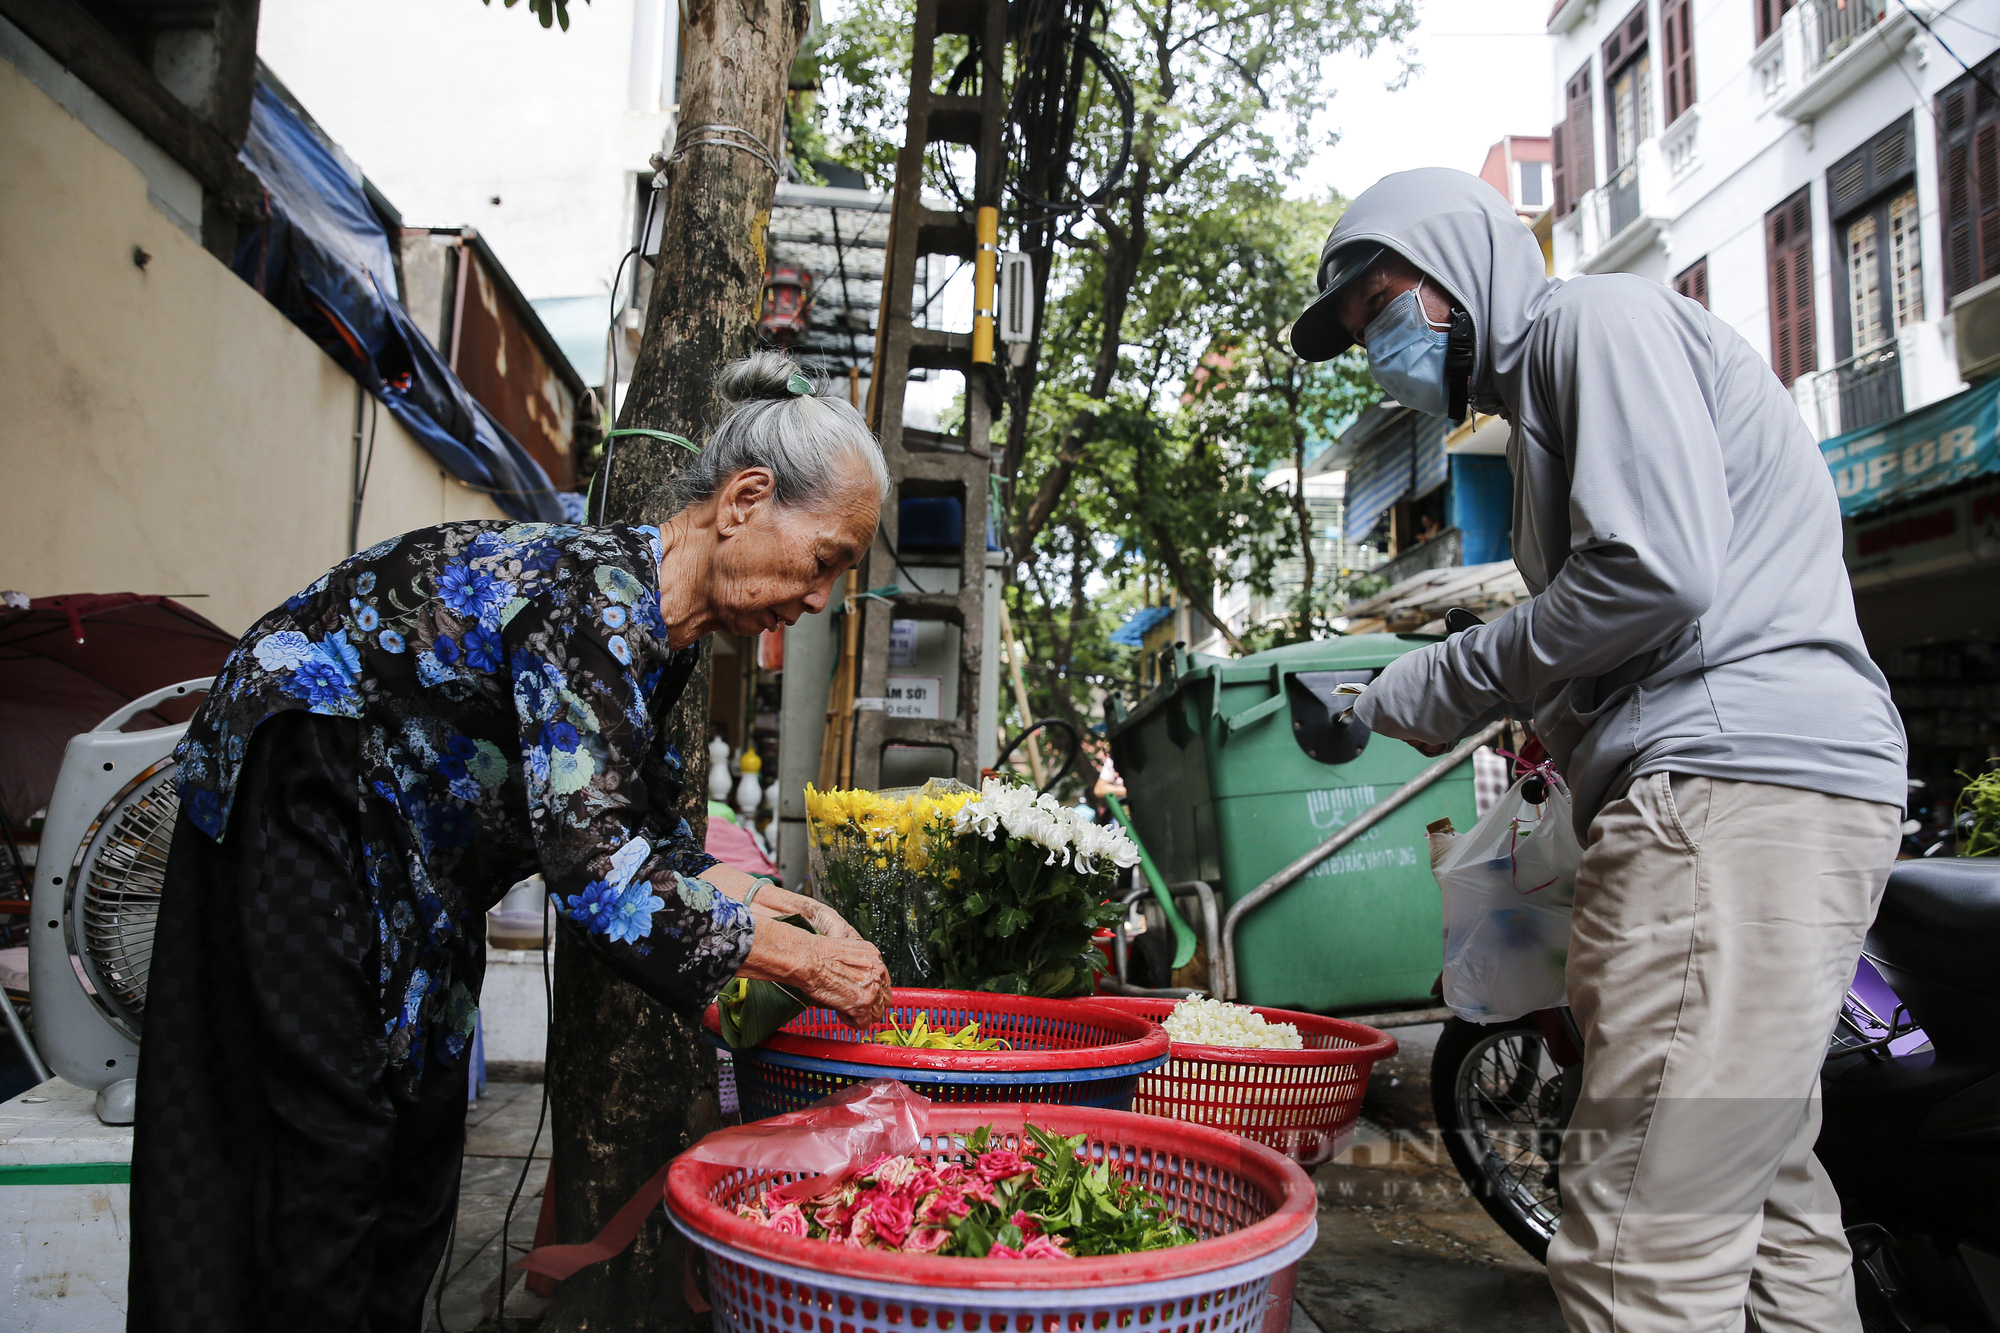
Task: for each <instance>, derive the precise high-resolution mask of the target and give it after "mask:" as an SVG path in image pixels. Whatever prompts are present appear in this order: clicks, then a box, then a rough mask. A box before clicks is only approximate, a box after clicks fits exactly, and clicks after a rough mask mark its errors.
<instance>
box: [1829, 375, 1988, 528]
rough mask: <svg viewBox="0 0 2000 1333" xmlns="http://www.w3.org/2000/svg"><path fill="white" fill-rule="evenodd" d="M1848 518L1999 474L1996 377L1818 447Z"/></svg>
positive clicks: (1844, 513)
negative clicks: (1991, 473)
mask: <svg viewBox="0 0 2000 1333" xmlns="http://www.w3.org/2000/svg"><path fill="white" fill-rule="evenodd" d="M1820 452H1821V453H1822V454H1823V455H1825V457H1826V465H1827V467H1829V468H1831V469H1832V470H1833V482H1834V487H1835V489H1837V490H1838V491H1839V492H1840V512H1841V513H1842V514H1843V515H1846V516H1849V517H1852V516H1853V515H1855V514H1862V513H1866V512H1868V511H1869V510H1873V509H1880V508H1882V507H1883V506H1885V505H1892V504H1898V503H1900V502H1902V501H1905V500H1914V499H1916V498H1918V497H1919V496H1922V495H1925V494H1928V493H1929V492H1931V491H1935V490H1938V489H1940V488H1941V487H1945V486H1952V485H1956V484H1957V483H1959V482H1961V481H1965V480H1966V479H1967V478H1970V477H1976V476H1979V475H1981V474H1982V473H1987V472H2000V380H1989V381H1988V382H1987V383H1985V384H1982V385H1980V386H1979V387H1977V388H1974V389H1967V390H1966V391H1965V392H1964V393H1961V394H1957V395H1954V396H1953V397H1950V398H1946V399H1944V400H1943V401H1941V402H1936V403H1932V404H1931V405H1930V406H1929V407H1925V408H1919V409H1918V410H1917V411H1915V412H1907V413H1905V414H1904V415H1902V416H1900V417H1896V418H1894V419H1893V420H1890V421H1885V422H1883V423H1882V424H1881V425H1879V426H1873V427H1870V428H1869V429H1867V430H1857V431H1849V432H1848V433H1847V434H1845V435H1836V436H1834V437H1833V438H1832V439H1830V440H1827V441H1826V442H1825V443H1823V444H1821V445H1820Z"/></svg>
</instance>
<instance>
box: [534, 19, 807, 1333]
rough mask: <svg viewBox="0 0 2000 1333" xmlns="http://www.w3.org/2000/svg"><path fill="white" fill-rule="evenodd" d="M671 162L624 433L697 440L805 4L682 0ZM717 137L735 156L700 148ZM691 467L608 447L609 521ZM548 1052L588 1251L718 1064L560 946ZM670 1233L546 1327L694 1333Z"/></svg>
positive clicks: (671, 452)
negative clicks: (679, 90)
mask: <svg viewBox="0 0 2000 1333" xmlns="http://www.w3.org/2000/svg"><path fill="white" fill-rule="evenodd" d="M684 12H685V13H686V15H687V24H688V30H687V47H686V49H687V61H688V66H687V76H686V82H685V84H684V88H685V92H684V94H683V96H682V100H681V115H680V126H681V130H680V139H681V148H680V149H679V152H680V154H681V155H680V157H679V160H678V161H676V162H675V163H673V164H672V166H671V167H670V168H669V179H668V184H667V189H666V191H665V194H664V197H663V199H662V201H661V208H662V227H661V237H662V241H661V246H660V257H659V268H658V272H657V273H656V275H655V277H654V282H653V291H652V299H651V302H650V305H649V307H648V310H647V319H646V329H645V336H644V338H643V339H642V340H641V343H640V347H639V355H638V359H637V362H636V364H635V365H634V366H633V369H632V382H631V385H630V387H629V388H628V389H627V390H626V395H625V402H624V405H623V410H622V411H621V412H620V414H619V418H618V425H619V426H620V427H621V428H624V427H631V426H640V427H648V428H651V429H656V430H668V431H674V432H677V433H679V434H682V435H686V436H688V437H690V438H692V439H697V440H699V439H701V438H702V437H703V436H704V435H705V433H706V431H707V429H708V427H709V425H710V424H712V422H713V420H714V411H715V406H716V399H715V390H714V385H715V377H716V373H717V372H718V371H719V370H720V369H721V368H722V366H723V365H724V364H725V363H726V362H728V361H730V360H732V359H734V358H736V357H739V356H741V355H743V354H744V353H745V352H747V351H748V350H749V349H750V345H751V339H752V335H753V332H754V330H755V327H756V319H757V312H758V305H759V302H760V301H761V299H762V293H763V285H764V229H765V226H766V224H767V223H768V222H769V220H770V213H771V197H772V190H773V188H774V186H775V184H776V182H775V179H774V176H773V172H772V169H771V167H770V166H768V165H766V164H765V162H764V161H763V160H762V157H761V154H760V153H757V152H755V151H745V148H746V147H748V146H749V139H748V138H746V136H744V135H742V134H738V133H734V132H727V133H725V132H724V131H722V130H720V129H718V128H716V127H740V128H741V129H742V130H746V131H748V134H749V136H751V137H754V139H755V140H756V141H758V142H761V143H762V144H763V145H764V146H765V148H767V149H768V150H769V151H770V152H771V153H772V154H774V155H777V154H781V153H782V152H783V151H784V150H783V145H782V142H781V131H782V125H783V119H784V106H785V84H786V81H787V75H788V74H789V72H790V69H791V64H792V59H793V57H794V56H795V55H796V54H797V53H798V48H799V41H800V39H801V38H802V37H804V35H805V29H806V20H807V16H808V11H807V6H806V4H805V3H804V0H693V2H692V3H690V4H688V5H687V7H686V9H685V10H684ZM723 138H727V139H730V140H732V141H734V142H736V143H738V144H742V145H744V147H728V146H722V145H719V144H716V143H713V142H708V143H704V142H700V141H702V140H711V141H712V140H717V139H723ZM687 457H688V455H687V454H686V453H685V451H683V450H682V449H681V448H680V447H679V446H678V445H674V444H670V443H668V442H666V441H663V440H655V439H652V438H650V437H647V436H643V435H627V436H620V437H618V438H617V439H616V440H615V441H612V442H611V447H610V448H608V450H607V454H606V458H607V468H606V475H605V476H603V477H601V478H600V485H601V486H602V487H603V491H604V495H605V516H606V518H607V519H608V520H610V521H613V522H626V523H659V522H661V521H663V520H664V519H666V518H668V517H669V516H670V504H671V500H670V487H669V485H668V482H669V480H670V479H671V478H672V476H673V474H674V472H675V471H676V470H678V468H679V467H680V466H681V465H682V463H683V462H684V461H685V459H686V458H687ZM708 678H709V677H708V654H707V651H706V649H704V651H703V654H702V662H701V666H700V669H699V670H697V671H696V673H695V677H694V679H693V681H691V682H690V684H689V686H688V690H687V694H686V696H685V697H684V698H683V699H682V701H681V703H680V705H679V706H678V707H677V708H676V709H675V710H674V712H673V715H672V717H671V718H670V719H669V720H668V721H667V723H666V727H665V730H666V734H667V738H668V740H670V741H671V742H672V743H673V744H675V745H677V746H679V747H680V752H681V754H682V755H683V756H684V758H685V760H686V764H687V768H686V785H685V787H684V788H683V790H682V792H681V811H682V813H683V814H684V815H685V816H686V818H687V820H688V822H689V823H690V824H691V825H693V826H694V828H695V829H696V830H697V831H698V832H699V831H700V830H702V829H703V828H705V827H706V811H707V792H708V784H707V768H708V749H707V740H708V735H707V732H708ZM556 957H557V962H556V983H555V1013H554V1030H553V1032H552V1034H551V1041H550V1043H549V1068H548V1078H549V1081H550V1100H551V1109H552V1111H553V1113H554V1144H553V1155H554V1160H553V1178H554V1182H555V1220H556V1238H557V1240H559V1241H562V1242H574V1241H583V1240H588V1239H589V1238H591V1237H592V1236H594V1235H596V1234H597V1232H598V1230H599V1228H601V1227H602V1226H603V1225H604V1223H605V1222H606V1221H607V1220H609V1219H610V1217H611V1215H612V1214H613V1213H615V1212H616V1211H617V1210H618V1208H619V1206H620V1205H622V1204H623V1203H624V1202H625V1201H626V1200H627V1199H628V1198H630V1197H631V1196H632V1194H633V1193H634V1192H635V1191H636V1190H638V1188H639V1187H640V1186H641V1185H642V1184H644V1183H645V1182H646V1180H647V1179H648V1178H649V1177H651V1176H652V1174H653V1173H654V1172H655V1171H656V1170H658V1169H659V1167H660V1165H661V1164H662V1163H664V1162H665V1161H667V1160H668V1159H669V1158H671V1157H673V1156H674V1155H675V1154H677V1153H679V1152H681V1151H682V1150H683V1149H685V1148H686V1147H687V1146H688V1145H689V1144H690V1143H692V1142H693V1141H694V1140H695V1139H696V1138H698V1137H700V1136H701V1135H703V1134H705V1133H707V1132H708V1131H709V1130H711V1129H714V1128H715V1127H716V1126H717V1124H719V1123H720V1115H719V1112H718V1110H717V1106H716V1061H715V1054H714V1052H713V1050H712V1049H711V1048H710V1047H709V1046H708V1044H707V1043H706V1042H705V1041H703V1040H702V1039H701V1034H700V1028H699V1024H698V1023H697V1022H696V1021H694V1020H690V1019H687V1018H683V1017H681V1016H680V1015H679V1014H676V1013H674V1012H672V1011H671V1010H669V1009H667V1008H666V1007H665V1006H663V1005H661V1004H658V1003H657V1002H655V1001H653V1000H652V999H650V998H648V997H647V996H646V995H644V994H643V993H642V992H640V991H639V990H638V989H637V988H636V987H634V986H631V985H629V984H627V983H625V982H623V981H620V980H619V979H617V978H616V977H615V976H614V975H613V974H612V973H611V971H610V969H609V968H607V967H606V966H605V965H604V964H602V963H600V962H598V961H597V960H596V959H594V958H593V957H592V956H591V955H590V954H589V953H587V952H586V951H584V950H583V949H581V948H579V947H576V946H574V945H572V944H570V943H569V942H568V941H567V940H565V941H563V942H562V943H561V944H559V945H558V948H557V954H556ZM681 1292H682V1257H681V1244H680V1237H679V1234H678V1233H677V1232H675V1231H674V1230H673V1229H672V1227H671V1226H669V1225H667V1224H666V1222H665V1219H664V1218H663V1217H662V1216H661V1214H660V1213H659V1212H658V1211H657V1210H655V1212H654V1213H653V1216H652V1218H651V1220H649V1221H648V1222H647V1224H646V1227H645V1229H644V1230H643V1231H641V1232H640V1234H639V1238H638V1239H637V1240H636V1241H635V1242H634V1243H633V1245H632V1247H631V1248H630V1249H629V1250H627V1251H626V1252H625V1253H624V1254H622V1255H620V1256H618V1257H617V1258H615V1259H611V1260H608V1261H606V1262H604V1263H601V1264H596V1265H593V1266H591V1267H589V1268H585V1269H582V1270H580V1271H579V1272H577V1273H576V1274H575V1275H574V1276H572V1277H570V1278H569V1279H567V1280H566V1281H564V1282H562V1283H560V1284H558V1285H557V1287H556V1293H555V1299H554V1303H553V1304H552V1306H551V1307H550V1310H549V1314H548V1317H547V1319H546V1321H545V1322H544V1324H543V1328H544V1329H546V1330H551V1331H552V1333H554V1331H567V1330H585V1329H589V1330H612V1329H616V1330H632V1331H633V1333H638V1330H641V1329H644V1330H666V1331H668V1333H679V1331H680V1330H689V1331H690V1333H692V1331H693V1330H702V1329H706V1328H707V1327H708V1324H709V1322H710V1321H709V1317H708V1316H707V1315H705V1314H704V1315H700V1316H696V1315H695V1314H694V1313H693V1312H692V1311H691V1310H689V1309H688V1308H687V1306H686V1303H685V1302H684V1301H683V1300H682V1295H681Z"/></svg>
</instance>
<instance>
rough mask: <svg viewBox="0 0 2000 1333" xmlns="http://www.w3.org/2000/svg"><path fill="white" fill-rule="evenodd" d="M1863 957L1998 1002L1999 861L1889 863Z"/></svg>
mask: <svg viewBox="0 0 2000 1333" xmlns="http://www.w3.org/2000/svg"><path fill="white" fill-rule="evenodd" d="M1867 952H1868V955H1869V957H1871V958H1875V959H1877V960H1878V961H1880V962H1883V963H1886V964H1888V965H1889V966H1891V967H1893V968H1895V969H1897V970H1898V971H1901V972H1906V973H1911V974H1914V975H1919V976H1923V977H1925V978H1927V979H1928V980H1930V981H1932V982H1935V983H1938V984H1941V985H1945V986H1950V987H1953V988H1955V989H1958V990H1963V991H1969V992H1971V993H1973V994H1976V995H2000V967H1996V966H1995V965H1994V960H1995V959H1996V958H2000V858H1990V859H1989V858H1986V857H1937V858H1934V859H1924V860H1912V861H1898V862H1896V865H1895V868H1894V869H1893V870H1891V871H1890V872H1889V885H1888V888H1887V889H1885V890H1884V892H1883V894H1882V907H1881V910H1880V911H1878V912H1877V913H1876V915H1875V924H1874V926H1873V927H1872V928H1871V929H1870V930H1869V932H1868V946H1867Z"/></svg>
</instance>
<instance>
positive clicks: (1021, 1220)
mask: <svg viewBox="0 0 2000 1333" xmlns="http://www.w3.org/2000/svg"><path fill="white" fill-rule="evenodd" d="M1007 1220H1008V1221H1009V1222H1012V1223H1013V1224H1014V1225H1015V1226H1016V1227H1018V1228H1020V1231H1021V1234H1022V1235H1023V1236H1030V1237H1032V1236H1039V1235H1041V1234H1042V1224H1041V1223H1040V1222H1037V1221H1036V1220H1035V1219H1034V1218H1032V1217H1030V1216H1028V1214H1027V1213H1025V1212H1023V1211H1022V1210H1021V1209H1019V1208H1016V1209H1015V1210H1014V1215H1013V1216H1012V1217H1010V1218H1008V1219H1007Z"/></svg>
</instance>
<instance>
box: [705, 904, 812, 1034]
mask: <svg viewBox="0 0 2000 1333" xmlns="http://www.w3.org/2000/svg"><path fill="white" fill-rule="evenodd" d="M777 919H778V920H779V921H782V922H784V923H785V924H786V925H788V926H797V927H798V928H799V929H800V930H803V931H807V932H809V933H811V934H814V935H817V934H818V933H819V932H818V931H816V930H814V929H813V927H812V922H810V921H808V920H806V919H805V918H804V917H802V916H799V915H797V914H796V913H795V914H793V915H791V916H781V917H779V918H777ZM809 1007H810V1005H809V1003H808V1002H807V1001H806V1000H804V999H802V998H801V997H799V996H798V995H796V994H794V993H793V992H792V991H791V989H790V988H788V987H786V986H782V985H779V984H778V983H777V982H775V981H749V980H746V979H744V978H742V977H738V978H736V979H735V980H734V981H731V982H730V983H729V984H728V985H726V986H724V987H723V988H722V993H721V994H720V995H717V996H716V997H715V1012H716V1015H717V1017H719V1018H720V1019H721V1020H722V1039H723V1040H724V1041H726V1042H728V1043H729V1049H730V1050H732V1051H740V1050H743V1049H745V1048H746V1047H750V1046H761V1045H763V1043H764V1041H765V1039H767V1038H768V1037H770V1036H771V1034H772V1033H774V1032H776V1031H777V1030H778V1029H779V1028H781V1027H783V1026H784V1025H785V1024H787V1023H789V1022H791V1021H792V1020H793V1019H794V1018H797V1017H798V1016H799V1015H800V1014H802V1013H804V1012H805V1011H806V1010H807V1009H808V1008H809Z"/></svg>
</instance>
